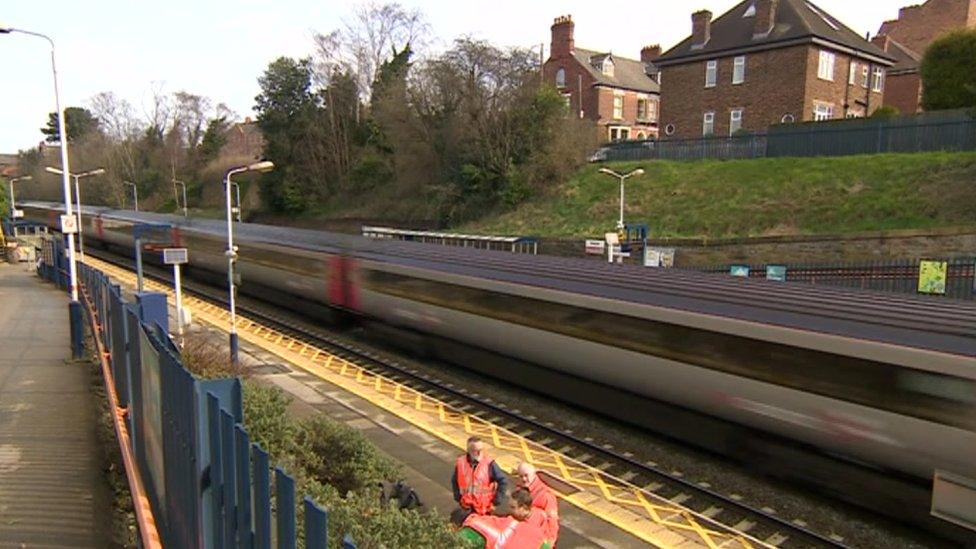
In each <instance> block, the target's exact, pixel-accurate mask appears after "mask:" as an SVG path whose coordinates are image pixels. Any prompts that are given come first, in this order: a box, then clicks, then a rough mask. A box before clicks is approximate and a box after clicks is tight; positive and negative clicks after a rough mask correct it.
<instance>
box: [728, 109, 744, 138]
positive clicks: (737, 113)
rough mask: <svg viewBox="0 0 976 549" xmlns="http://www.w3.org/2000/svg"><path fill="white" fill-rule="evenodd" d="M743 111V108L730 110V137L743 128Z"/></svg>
mask: <svg viewBox="0 0 976 549" xmlns="http://www.w3.org/2000/svg"><path fill="white" fill-rule="evenodd" d="M742 111H743V109H741V108H739V109H732V110H731V111H729V137H731V136H733V135H735V132H737V131H739V130H741V129H742ZM736 124H738V127H736Z"/></svg>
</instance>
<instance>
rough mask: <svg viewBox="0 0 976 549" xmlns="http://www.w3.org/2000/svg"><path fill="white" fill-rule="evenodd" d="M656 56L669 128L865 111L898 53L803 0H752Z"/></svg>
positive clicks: (714, 127)
mask: <svg viewBox="0 0 976 549" xmlns="http://www.w3.org/2000/svg"><path fill="white" fill-rule="evenodd" d="M691 19H692V34H691V36H689V37H688V38H686V39H685V40H683V41H681V42H680V43H678V45H676V46H675V47H673V48H671V49H670V50H668V51H667V52H666V53H665V54H664V55H662V56H661V57H659V58H657V59H656V60H655V65H656V66H657V68H658V69H659V70H660V71H661V75H660V82H661V127H662V128H663V132H662V134H663V135H664V136H669V137H675V138H693V137H701V136H702V135H732V134H735V133H737V132H739V131H747V132H762V131H765V130H766V129H767V128H768V127H769V126H770V125H772V124H779V123H784V122H785V123H790V122H805V121H812V120H830V119H835V118H845V117H861V116H869V115H870V114H871V113H872V112H874V110H875V109H877V108H878V107H880V106H881V104H882V100H883V92H884V80H885V73H886V71H887V69H888V68H889V67H891V66H892V65H894V63H895V60H894V59H893V58H892V57H891V56H889V55H888V54H886V53H885V52H883V51H882V50H881V49H880V48H878V47H877V46H875V45H874V44H872V43H870V42H868V41H867V40H865V39H864V38H862V37H861V36H860V35H858V34H857V33H856V32H854V31H852V30H851V29H849V28H848V27H846V26H844V24H843V23H841V22H840V21H838V20H837V19H836V18H835V17H833V16H831V15H830V14H828V13H826V12H824V11H823V10H821V9H820V8H818V7H816V6H815V5H814V4H812V3H810V2H807V1H804V0H746V1H744V2H741V3H739V4H738V5H736V6H735V7H733V8H732V9H731V10H729V11H728V12H726V13H725V14H723V15H722V16H721V17H719V18H718V19H716V20H714V21H712V13H711V12H709V11H707V10H702V11H698V12H696V13H694V14H692V16H691Z"/></svg>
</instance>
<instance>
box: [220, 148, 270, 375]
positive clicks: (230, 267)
mask: <svg viewBox="0 0 976 549" xmlns="http://www.w3.org/2000/svg"><path fill="white" fill-rule="evenodd" d="M273 169H274V163H273V162H270V161H267V160H265V161H264V162H257V163H255V164H249V165H247V166H238V167H236V168H231V169H230V170H227V174H226V175H224V190H225V192H226V194H227V251H226V252H225V253H224V255H226V256H227V286H228V289H229V292H230V363H231V367H232V368H233V369H234V372H237V371H238V370H239V368H240V361H239V359H238V342H237V301H236V294H237V291H236V288H235V286H234V264H235V263H236V262H237V246H234V218H233V214H232V212H231V199H230V189H231V186H233V185H236V183H234V182H233V181H231V176H233V175H236V174H239V173H244V172H269V171H271V170H273Z"/></svg>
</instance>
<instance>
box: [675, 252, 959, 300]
mask: <svg viewBox="0 0 976 549" xmlns="http://www.w3.org/2000/svg"><path fill="white" fill-rule="evenodd" d="M941 261H945V262H946V263H947V265H946V267H947V269H946V280H945V294H944V297H949V298H954V299H967V300H974V299H976V258H972V257H957V258H953V259H943V260H941ZM920 262H921V260H918V259H906V260H889V261H874V262H870V263H864V262H860V263H832V264H819V265H795V264H777V265H778V266H785V267H786V273H785V274H786V281H787V282H804V283H808V284H823V285H828V286H839V287H844V288H856V289H861V290H874V291H882V292H895V293H906V294H917V293H919V292H918V285H919V280H918V279H919V265H920ZM770 265H772V264H770ZM767 266H768V265H765V264H760V265H742V266H741V267H748V276H749V278H766V277H767ZM689 269H690V270H694V271H702V272H709V273H725V274H729V273H730V272H731V270H732V265H711V266H706V267H690V268H689ZM742 272H745V271H744V270H743V271H742ZM940 297H941V296H940Z"/></svg>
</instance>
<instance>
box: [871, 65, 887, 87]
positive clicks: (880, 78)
mask: <svg viewBox="0 0 976 549" xmlns="http://www.w3.org/2000/svg"><path fill="white" fill-rule="evenodd" d="M884 74H885V72H884V69H883V68H881V67H875V68H874V78H873V79H872V81H871V90H872V91H876V92H880V91H881V90H883V89H884Z"/></svg>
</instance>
